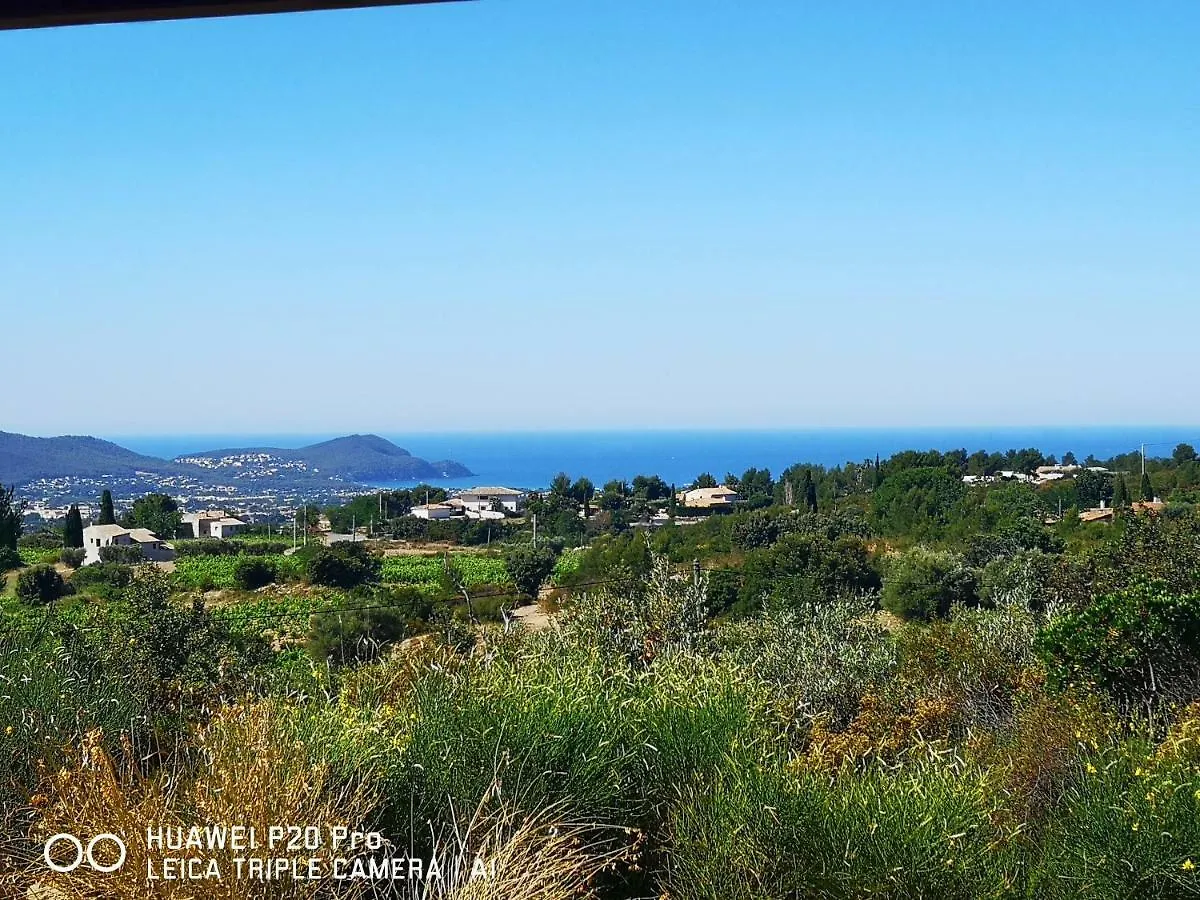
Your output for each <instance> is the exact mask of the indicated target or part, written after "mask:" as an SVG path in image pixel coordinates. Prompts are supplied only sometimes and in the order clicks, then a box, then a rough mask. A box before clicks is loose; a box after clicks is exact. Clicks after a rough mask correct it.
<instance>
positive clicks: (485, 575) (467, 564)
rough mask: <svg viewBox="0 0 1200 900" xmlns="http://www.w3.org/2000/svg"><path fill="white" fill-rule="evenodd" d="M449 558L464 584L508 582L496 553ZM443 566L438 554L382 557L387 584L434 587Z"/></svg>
mask: <svg viewBox="0 0 1200 900" xmlns="http://www.w3.org/2000/svg"><path fill="white" fill-rule="evenodd" d="M451 560H452V561H453V563H454V566H455V567H456V568H457V569H458V571H459V572H461V573H462V576H463V579H464V581H465V583H466V585H467V587H474V586H476V585H481V584H508V583H509V582H510V579H509V577H508V570H507V569H505V567H504V560H503V559H500V558H499V557H495V556H475V555H469V554H455V555H454V556H452V557H451ZM444 568H445V560H444V559H443V557H441V556H389V557H387V558H386V559H385V560H384V561H383V580H384V581H385V582H387V583H389V584H409V585H414V586H418V587H421V586H427V587H436V586H437V585H438V584H440V582H441V578H442V572H443V571H444Z"/></svg>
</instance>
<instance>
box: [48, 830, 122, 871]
mask: <svg viewBox="0 0 1200 900" xmlns="http://www.w3.org/2000/svg"><path fill="white" fill-rule="evenodd" d="M59 844H68V845H70V847H71V848H72V851H68V858H67V861H65V862H64V861H61V860H55V858H54V857H53V856H52V855H51V854H52V852H53V851H54V848H55V847H56V846H57V845H59ZM97 846H99V847H104V848H107V847H112V848H115V850H116V862H107V863H106V862H103V861H102V859H97V858H96V848H97ZM107 855H108V854H105V856H107ZM42 858H43V859H44V860H46V865H48V866H49V867H50V868H51V869H53V870H54V871H55V872H63V873H66V872H74V871H75V870H76V869H78V868H79V867H80V866H81V865H83V861H84V860H85V859H86V860H87V864H88V865H89V866H90V867H91V868H92V871H94V872H102V873H108V872H115V871H117V869H119V868H121V866H123V865H125V842H124V841H123V840H121V839H120V838H119V837H117V836H116V835H115V834H111V833H109V832H105V833H104V834H98V835H96V836H95V837H93V838H92V839H91V840H90V841H88V842H87V844H86V845H85V844H84V843H83V841H81V840H80V839H79V838H77V837H75V835H73V834H56V835H54V836H52V837H51V838H50V839H49V840H48V841H46V846H45V847H44V848H43V849H42Z"/></svg>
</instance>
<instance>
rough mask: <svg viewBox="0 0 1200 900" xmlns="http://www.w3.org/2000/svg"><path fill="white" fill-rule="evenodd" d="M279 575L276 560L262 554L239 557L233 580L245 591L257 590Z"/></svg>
mask: <svg viewBox="0 0 1200 900" xmlns="http://www.w3.org/2000/svg"><path fill="white" fill-rule="evenodd" d="M278 575H279V572H278V570H277V569H276V568H275V564H274V562H272V561H271V560H270V559H268V558H264V557H261V556H249V557H245V558H243V559H239V560H238V562H237V565H236V566H235V567H234V569H233V581H234V584H236V585H237V586H238V587H239V588H241V589H242V590H244V591H253V590H257V589H258V588H260V587H265V586H266V585H268V584H270V583H271V582H273V581H274V580H275V579H276V578H277V577H278Z"/></svg>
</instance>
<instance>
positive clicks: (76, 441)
mask: <svg viewBox="0 0 1200 900" xmlns="http://www.w3.org/2000/svg"><path fill="white" fill-rule="evenodd" d="M147 475H149V476H155V477H159V478H171V479H179V478H183V479H187V480H188V481H190V482H199V483H205V484H221V483H226V482H228V481H230V480H232V479H236V480H237V481H238V482H239V483H242V484H245V483H246V482H251V483H253V482H258V481H263V480H269V481H271V482H272V483H273V484H274V485H276V486H279V485H280V483H281V482H283V483H296V484H310V485H311V484H314V483H319V482H325V483H328V482H330V481H337V482H349V483H371V482H388V481H409V480H427V479H440V478H458V477H463V476H469V475H471V471H470V470H469V469H467V468H466V466H463V465H462V464H461V463H457V462H454V461H453V460H442V461H437V462H428V461H426V460H424V459H420V458H419V457H416V456H413V455H412V454H411V453H409V452H408V451H407V450H405V449H403V448H401V447H397V446H396V445H395V444H393V443H392V442H391V441H387V440H384V439H383V438H381V437H378V436H376V435H361V434H355V435H350V436H348V437H341V438H335V439H333V440H330V441H324V442H322V443H320V444H313V445H312V446H309V447H301V448H300V449H298V450H293V449H284V448H279V447H241V448H230V449H225V450H209V451H204V452H201V453H194V454H189V455H187V456H181V457H179V458H177V459H174V460H166V459H159V458H158V457H154V456H144V455H142V454H140V453H135V452H133V451H132V450H127V449H126V448H124V447H121V446H119V445H118V444H114V443H112V442H110V441H104V440H100V439H99V438H94V437H84V436H63V437H51V438H39V437H29V436H27V435H23V434H11V433H8V432H0V484H15V485H25V484H29V483H30V482H34V481H42V480H50V479H69V480H79V479H92V480H95V479H115V478H130V477H134V476H147Z"/></svg>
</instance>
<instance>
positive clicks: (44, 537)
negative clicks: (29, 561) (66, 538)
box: [17, 531, 63, 550]
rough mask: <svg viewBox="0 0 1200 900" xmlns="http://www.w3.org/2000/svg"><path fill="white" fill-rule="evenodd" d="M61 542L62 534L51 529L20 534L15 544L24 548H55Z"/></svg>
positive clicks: (60, 544) (59, 545)
mask: <svg viewBox="0 0 1200 900" xmlns="http://www.w3.org/2000/svg"><path fill="white" fill-rule="evenodd" d="M62 544H63V539H62V535H61V534H56V533H55V532H53V531H35V532H34V533H33V534H26V535H22V536H21V538H20V539H19V540H18V541H17V546H18V547H24V548H25V549H26V550H57V549H58V548H59V547H61V546H62Z"/></svg>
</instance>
